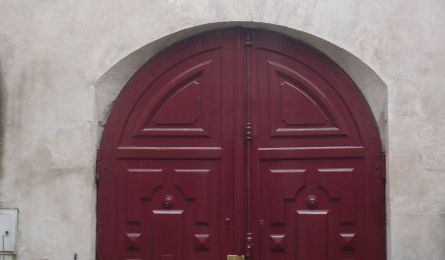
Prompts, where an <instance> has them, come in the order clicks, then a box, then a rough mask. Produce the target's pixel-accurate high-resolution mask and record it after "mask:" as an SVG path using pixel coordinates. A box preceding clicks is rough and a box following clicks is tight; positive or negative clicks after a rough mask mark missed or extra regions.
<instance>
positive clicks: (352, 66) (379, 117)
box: [96, 22, 388, 150]
mask: <svg viewBox="0 0 445 260" xmlns="http://www.w3.org/2000/svg"><path fill="white" fill-rule="evenodd" d="M230 27H245V28H256V29H264V30H269V31H273V32H277V33H281V34H284V35H287V36H289V37H291V38H294V39H296V40H299V41H302V42H305V43H306V44H308V45H311V46H313V47H314V48H316V49H318V50H320V51H321V52H323V53H324V54H325V55H327V56H328V57H330V58H331V59H332V60H333V61H335V62H336V63H337V64H338V65H339V66H340V67H341V68H343V70H345V72H346V73H347V74H348V75H349V76H350V77H351V78H352V80H354V82H355V83H356V85H357V86H358V87H359V89H360V91H361V92H362V94H363V95H364V96H365V98H366V100H367V101H368V104H369V105H370V107H371V110H372V112H373V114H374V117H375V119H376V121H377V125H378V126H379V131H380V136H381V140H382V145H383V149H384V150H386V148H387V139H388V138H387V103H388V102H387V86H386V84H385V83H384V82H383V80H382V79H381V78H380V77H379V76H378V75H377V74H376V73H375V72H374V71H373V70H372V69H371V68H370V67H369V66H368V65H366V64H365V63H364V62H362V61H361V60H360V59H359V58H357V57H356V56H354V55H353V54H351V53H350V52H348V51H347V50H345V49H342V48H340V47H338V46H336V45H334V44H332V43H330V42H328V41H325V40H323V39H321V38H319V37H317V36H314V35H312V34H309V33H306V32H302V31H298V30H295V29H292V28H289V27H284V26H279V25H273V24H265V23H255V22H224V23H212V24H205V25H200V26H196V27H192V28H188V29H184V30H181V31H178V32H172V33H171V34H169V35H166V36H164V37H162V38H160V39H158V40H155V41H153V42H151V43H149V44H147V45H145V46H143V47H141V48H139V49H138V50H136V51H134V52H132V53H130V54H128V55H127V56H126V57H124V58H123V59H121V60H120V61H118V62H117V63H116V64H114V65H113V66H112V67H111V68H110V69H109V70H108V71H106V72H105V73H104V74H103V75H102V76H101V77H100V78H99V79H98V81H97V82H96V120H97V122H98V124H99V127H98V133H97V134H98V135H97V136H99V137H100V136H101V132H102V130H103V126H104V125H105V122H106V120H107V117H108V115H109V113H110V111H111V108H112V106H113V102H114V100H116V98H117V96H118V95H119V93H120V91H121V90H122V88H123V87H124V86H125V84H126V83H127V81H128V80H129V79H130V77H131V76H132V75H133V74H134V73H136V71H137V70H138V69H139V68H141V67H142V66H143V65H144V64H145V63H146V62H148V61H149V60H150V59H151V58H152V57H154V56H155V55H156V54H158V53H159V52H161V51H162V50H164V49H165V48H167V47H169V46H171V45H173V44H174V43H177V42H179V41H181V40H183V39H186V38H188V37H191V36H194V35H197V34H200V33H204V32H207V31H211V30H215V29H222V28H230ZM99 143H100V138H97V145H99Z"/></svg>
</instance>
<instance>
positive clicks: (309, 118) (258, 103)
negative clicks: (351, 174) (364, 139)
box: [252, 48, 360, 147]
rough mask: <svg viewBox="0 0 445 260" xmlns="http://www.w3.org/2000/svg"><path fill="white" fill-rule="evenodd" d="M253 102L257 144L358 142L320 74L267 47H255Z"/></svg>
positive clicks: (348, 116) (332, 90)
mask: <svg viewBox="0 0 445 260" xmlns="http://www.w3.org/2000/svg"><path fill="white" fill-rule="evenodd" d="M254 68H255V71H254V72H255V75H257V76H256V77H255V79H254V80H253V83H252V84H253V86H252V87H253V88H254V89H253V91H254V92H253V93H252V95H253V101H254V102H253V106H254V109H255V111H258V114H259V115H261V116H259V117H257V118H256V119H257V120H258V121H257V122H256V124H257V129H256V134H257V136H258V138H259V140H258V142H259V143H260V145H261V146H264V147H266V146H283V147H285V146H333V145H335V146H338V145H357V144H360V136H359V134H358V129H357V128H356V125H355V123H354V121H353V118H352V115H351V113H350V111H349V109H348V108H347V106H346V104H345V103H344V101H343V100H342V98H341V97H340V96H339V94H338V93H337V91H336V90H335V88H334V87H333V86H332V85H330V84H329V82H327V81H326V80H325V79H324V78H323V77H322V75H319V74H317V73H316V72H314V71H313V70H312V69H311V68H309V67H307V66H305V65H304V64H302V63H300V62H299V61H298V60H296V59H294V58H291V57H289V56H286V55H285V54H283V53H278V52H274V51H273V50H271V49H266V48H258V49H256V52H255V66H254Z"/></svg>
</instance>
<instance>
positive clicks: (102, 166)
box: [95, 149, 106, 185]
mask: <svg viewBox="0 0 445 260" xmlns="http://www.w3.org/2000/svg"><path fill="white" fill-rule="evenodd" d="M105 169H106V166H105V163H104V162H102V158H101V151H100V149H98V150H97V153H96V174H95V181H96V185H97V184H99V180H100V174H101V173H103V172H104V170H105Z"/></svg>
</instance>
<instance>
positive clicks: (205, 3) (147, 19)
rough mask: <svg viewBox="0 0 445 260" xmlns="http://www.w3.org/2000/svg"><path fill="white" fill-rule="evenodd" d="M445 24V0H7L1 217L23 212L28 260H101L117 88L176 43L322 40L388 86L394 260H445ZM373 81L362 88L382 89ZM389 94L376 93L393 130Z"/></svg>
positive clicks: (1, 43)
mask: <svg viewBox="0 0 445 260" xmlns="http://www.w3.org/2000/svg"><path fill="white" fill-rule="evenodd" d="M444 16H445V2H444V1H443V0H424V1H415V0H404V1H402V0H392V1H387V0H374V1H353V0H350V1H334V0H313V1H295V0H280V1H278V0H275V1H253V0H246V1H239V0H195V1H185V0H162V1H161V0H158V1H121V0H96V1H88V0H78V1H55V0H45V1H34V0H2V1H0V87H1V91H0V93H1V95H0V98H1V102H2V106H1V107H2V109H1V110H0V111H2V120H1V122H2V124H1V129H2V130H1V131H0V133H1V134H2V141H3V147H2V150H1V153H0V154H1V155H2V164H1V166H2V170H1V172H0V206H4V207H17V208H19V209H20V223H19V259H20V260H27V259H30V260H34V259H37V260H43V259H50V260H59V259H62V260H64V259H67V260H69V259H74V254H76V253H77V256H78V257H77V258H78V259H79V260H81V259H94V250H95V249H94V243H95V242H94V240H95V186H94V164H95V162H94V161H95V150H96V145H97V143H98V139H99V134H100V126H99V125H100V122H99V121H100V120H102V119H103V118H101V117H104V115H106V110H107V107H109V106H110V102H111V100H112V97H113V95H116V94H117V92H118V91H119V85H118V84H116V85H115V86H114V87H111V86H110V85H109V84H108V83H110V82H115V83H116V82H118V81H119V80H124V79H125V76H126V75H127V74H128V73H129V72H131V71H132V70H135V69H137V68H138V67H139V66H140V65H141V63H142V62H143V61H144V60H145V59H146V58H148V57H150V55H152V54H153V53H155V52H156V51H157V50H159V49H162V48H163V47H164V45H165V44H168V43H169V41H170V40H171V41H175V40H177V39H180V38H181V37H182V36H181V34H176V37H174V38H163V37H165V36H167V35H170V34H174V33H176V32H179V31H182V30H183V29H187V28H193V27H195V26H200V25H204V24H212V23H218V22H229V21H250V22H259V23H266V24H275V25H278V26H284V27H288V28H291V29H289V30H286V29H282V31H285V32H287V33H288V34H293V33H294V32H295V36H296V37H298V36H301V37H304V35H306V34H298V33H296V32H305V33H307V35H313V36H314V37H316V38H311V37H308V39H309V40H310V39H317V38H320V39H323V40H324V41H315V42H319V43H320V44H321V45H323V44H322V43H323V42H328V43H329V44H328V45H327V46H325V47H326V49H325V50H326V51H328V52H329V48H330V47H329V46H337V47H336V48H337V49H333V50H334V51H332V53H330V54H331V56H332V57H333V58H334V59H335V58H337V60H336V61H338V62H339V63H340V64H341V63H342V59H344V58H345V57H346V60H343V63H342V65H343V66H344V67H345V69H346V70H347V71H348V72H350V73H354V70H355V69H356V68H355V67H354V66H351V65H349V68H348V64H349V61H348V59H349V58H348V57H354V56H355V57H354V58H351V59H352V60H351V62H352V63H354V62H356V61H355V60H354V59H357V60H358V61H360V62H361V63H360V64H366V65H367V66H369V67H366V68H365V69H363V70H360V71H362V72H369V71H374V72H375V74H376V75H378V76H379V77H380V78H381V80H382V81H381V80H380V79H379V80H376V81H373V80H371V81H370V82H368V84H369V85H370V86H372V85H373V84H376V86H377V85H379V86H381V85H382V82H385V84H386V86H387V90H388V126H387V128H388V131H387V132H386V130H383V131H381V132H382V133H384V136H385V137H386V138H387V139H386V141H387V154H388V194H387V196H388V229H389V232H388V254H389V256H390V259H391V260H399V259H400V260H402V259H403V260H410V259H413V260H414V259H415V260H418V259H428V260H430V259H431V260H434V259H445V232H444V230H445V202H444V200H443V197H444V196H445V189H444V188H443V187H444V185H445V162H443V161H444V160H443V158H445V148H444V146H445V132H444V131H443V130H442V129H443V128H444V127H445V119H444V117H443V114H444V113H443V112H442V111H443V109H442V105H443V103H444V102H445V88H444V87H443V86H441V84H443V82H445V73H444V71H445V49H444V48H443V46H445V30H443V28H445V18H443V17H444ZM284 27H281V28H284ZM200 28H205V27H200ZM276 28H278V27H276ZM187 33H189V34H190V33H192V31H187ZM161 38H162V39H164V41H157V40H159V39H161ZM150 43H157V44H152V45H148V46H150V49H147V50H148V51H147V52H144V56H143V57H142V58H141V60H137V59H131V60H130V61H131V62H129V63H128V64H127V65H126V66H124V67H123V68H124V69H121V70H118V71H120V72H122V71H124V72H122V73H123V74H122V75H121V76H119V75H115V77H117V78H116V79H114V80H110V77H113V74H110V72H113V68H114V69H115V68H116V66H115V65H116V64H123V63H122V61H124V60H125V59H124V58H125V57H127V56H128V55H130V54H131V53H132V52H133V51H135V50H138V49H140V48H141V47H143V46H147V44H150ZM320 48H321V47H320ZM337 50H342V51H344V53H348V54H350V56H348V55H346V56H345V55H339V56H338V57H335V55H336V53H337ZM130 56H131V55H130ZM131 57H135V56H131ZM123 59H124V60H123ZM127 61H128V60H127ZM125 70H127V72H125ZM360 71H358V72H357V74H355V77H356V78H354V79H355V80H358V81H361V82H366V81H367V80H369V78H368V77H367V76H366V75H365V74H366V73H365V74H363V75H362V74H361V73H360ZM107 72H108V73H107ZM110 75H111V76H110ZM369 75H373V74H372V73H371V72H369ZM119 77H121V78H119ZM361 77H362V78H361ZM360 78H361V79H360ZM383 85H384V84H383ZM107 86H108V87H107ZM121 87H122V86H121ZM382 91H386V90H385V89H384V88H382ZM365 94H366V93H365ZM374 95H377V97H374V98H373V96H374ZM384 96H386V93H385V94H384V95H379V94H378V92H373V91H371V92H369V94H368V95H367V98H369V99H371V100H374V101H372V104H371V105H373V104H374V105H373V110H374V113H375V114H376V116H377V119H378V120H379V122H381V125H382V126H383V127H384V125H385V116H384V113H385V111H386V110H385V108H384V106H385V102H382V101H381V97H384ZM106 97H108V99H107V98H106ZM383 101H385V100H383ZM379 104H380V106H383V107H379ZM378 111H380V112H378ZM382 113H383V114H382Z"/></svg>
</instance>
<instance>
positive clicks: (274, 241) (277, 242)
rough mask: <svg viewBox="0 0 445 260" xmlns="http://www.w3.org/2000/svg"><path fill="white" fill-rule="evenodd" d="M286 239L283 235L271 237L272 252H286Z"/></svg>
mask: <svg viewBox="0 0 445 260" xmlns="http://www.w3.org/2000/svg"><path fill="white" fill-rule="evenodd" d="M285 238H286V235H283V234H274V235H270V249H271V250H272V251H284V250H285V248H286V245H285Z"/></svg>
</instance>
